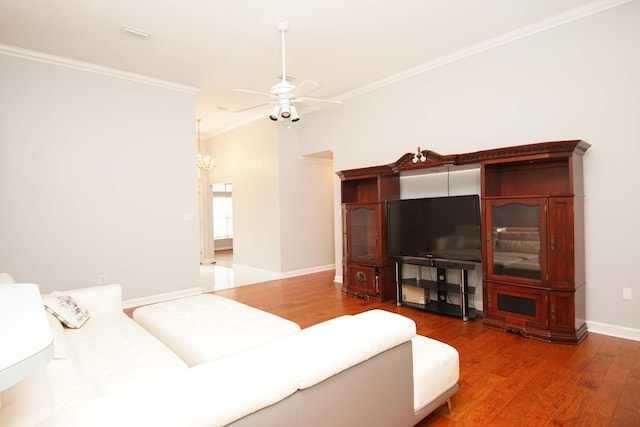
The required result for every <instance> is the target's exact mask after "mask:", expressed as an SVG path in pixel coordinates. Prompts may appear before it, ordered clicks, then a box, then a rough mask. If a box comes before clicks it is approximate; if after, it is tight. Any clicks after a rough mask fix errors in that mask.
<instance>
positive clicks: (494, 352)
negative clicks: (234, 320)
mask: <svg viewBox="0 0 640 427" xmlns="http://www.w3.org/2000/svg"><path fill="white" fill-rule="evenodd" d="M340 289H341V286H340V285H339V284H336V283H334V282H333V271H329V272H322V273H315V274H310V275H305V276H299V277H294V278H290V279H283V280H275V281H271V282H265V283H259V284H255V285H246V286H240V287H237V288H231V289H225V290H222V291H217V292H213V293H215V294H217V295H221V296H224V297H227V298H230V299H233V300H236V301H239V302H242V303H245V304H248V305H250V306H253V307H256V308H259V309H262V310H265V311H268V312H271V313H274V314H276V315H278V316H281V317H284V318H286V319H289V320H292V321H294V322H296V323H298V324H299V325H300V326H301V327H303V328H304V327H307V326H311V325H313V324H316V323H318V322H321V321H324V320H328V319H331V318H333V317H336V316H340V315H342V314H354V313H358V312H361V311H365V310H369V309H373V308H381V309H384V310H387V311H391V312H395V313H399V314H402V315H405V316H407V317H410V318H412V319H413V320H414V321H415V322H416V325H417V331H418V333H419V334H421V335H425V336H428V337H431V338H434V339H437V340H440V341H443V342H446V343H448V344H450V345H452V346H453V347H455V348H456V349H457V350H458V352H459V353H460V381H459V384H460V389H459V391H458V393H457V394H456V395H455V396H453V398H452V402H453V411H452V413H451V414H449V413H448V411H447V410H446V407H445V406H442V407H440V408H438V409H437V410H436V411H435V412H433V413H432V414H431V415H429V416H428V417H427V418H425V419H424V420H423V421H422V422H421V423H419V424H418V426H419V427H425V426H451V425H456V426H458V425H474V426H485V425H490V426H514V425H520V426H616V427H617V426H640V357H639V356H640V342H637V341H631V340H625V339H621V338H614V337H609V336H606V335H598V334H592V333H590V334H588V335H587V337H586V338H585V340H584V341H583V342H582V343H581V344H580V345H578V346H573V345H564V344H548V343H544V342H540V341H534V340H531V339H527V338H523V337H521V336H520V335H516V334H511V333H503V332H498V331H494V330H490V329H485V328H483V327H482V321H481V319H476V320H475V321H469V322H463V321H462V320H460V319H456V318H452V317H446V316H441V315H436V314H431V313H426V312H423V311H420V310H416V309H412V308H409V307H397V306H396V304H395V302H394V301H389V302H385V303H376V302H370V301H364V300H360V299H355V298H351V297H344V296H343V295H342V293H341V291H340ZM127 311H128V312H129V313H130V310H127ZM390 427H392V426H390Z"/></svg>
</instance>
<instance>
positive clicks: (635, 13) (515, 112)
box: [301, 1, 640, 339]
mask: <svg viewBox="0 0 640 427" xmlns="http://www.w3.org/2000/svg"><path fill="white" fill-rule="evenodd" d="M639 16H640V2H637V1H634V2H630V3H626V4H624V5H621V6H618V7H615V8H613V9H609V10H606V11H603V12H601V13H598V14H595V15H591V16H587V17H584V18H582V19H579V20H576V21H573V22H568V23H566V24H564V25H561V26H558V27H555V28H551V29H549V30H546V31H543V32H539V33H536V34H532V35H529V36H527V37H524V38H520V39H517V40H513V41H511V42H510V43H507V44H503V45H500V46H497V47H494V48H492V49H490V50H485V51H482V52H479V53H477V54H475V55H472V56H468V57H466V58H464V59H461V60H459V61H457V62H452V63H448V64H446V65H443V66H441V67H438V68H434V69H432V70H430V71H428V72H425V73H422V74H419V75H416V76H414V77H412V78H409V79H406V80H403V81H400V82H398V83H394V84H391V85H388V86H385V87H382V88H379V89H377V90H375V91H372V92H369V93H366V94H364V95H361V96H359V97H357V98H352V99H350V100H348V101H347V102H345V105H344V106H343V108H342V109H341V110H340V111H339V112H333V111H331V112H328V111H320V112H318V113H315V114H312V115H309V116H308V117H306V118H305V119H306V121H305V127H304V135H303V136H301V141H303V143H304V146H303V152H317V151H322V150H327V149H329V150H332V151H333V153H334V166H335V169H336V170H341V169H350V168H356V167H363V166H371V165H380V164H385V163H389V162H392V161H395V160H397V159H398V158H399V157H401V156H402V155H403V154H404V153H406V152H414V151H415V150H416V147H417V146H418V145H420V146H421V147H422V148H423V149H430V150H433V151H436V152H439V153H441V154H452V153H464V152H471V151H477V150H483V149H490V148H496V147H503V146H510V145H520V144H528V143H535V142H543V141H554V140H564V139H583V140H585V141H587V142H589V143H591V144H592V148H591V149H590V150H589V151H588V152H587V153H586V155H585V157H584V171H585V172H584V173H585V176H584V178H585V192H586V199H585V209H586V225H585V227H586V231H585V237H586V276H587V313H586V315H587V324H588V327H589V329H590V330H591V331H601V332H605V333H610V334H614V335H621V336H629V337H633V338H635V339H640V316H638V313H639V312H640V282H638V281H637V280H634V278H635V277H637V269H636V268H635V265H636V264H637V261H636V258H637V251H636V250H635V248H636V245H637V241H638V240H639V239H640V222H639V221H638V219H637V217H638V211H639V210H640V199H639V198H638V197H635V194H636V191H635V187H636V186H637V182H638V168H637V159H638V158H639V155H640V120H638V117H640V81H639V80H638V77H637V76H639V75H640V55H639V54H638V52H640V25H638V17H639ZM334 186H335V188H339V181H338V179H337V177H336V178H334ZM339 209H340V204H339V191H337V192H336V201H335V202H334V218H337V219H338V221H337V222H336V227H335V231H334V238H335V239H336V245H335V248H336V257H335V259H336V265H340V264H339V260H340V259H341V257H342V253H341V245H340V244H339V243H338V242H339V239H340V222H339V218H340V216H339ZM623 287H630V288H632V291H633V295H634V300H633V301H623V300H622V288H623Z"/></svg>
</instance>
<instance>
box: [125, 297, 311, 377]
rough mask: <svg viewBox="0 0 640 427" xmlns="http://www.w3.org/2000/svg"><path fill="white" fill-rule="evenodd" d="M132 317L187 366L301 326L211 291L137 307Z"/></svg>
mask: <svg viewBox="0 0 640 427" xmlns="http://www.w3.org/2000/svg"><path fill="white" fill-rule="evenodd" d="M133 318H134V320H135V321H136V322H138V323H139V324H140V325H142V327H144V328H145V329H146V330H148V331H149V332H151V333H152V334H153V335H154V336H156V337H157V338H158V339H159V340H161V341H162V342H163V343H165V344H166V345H167V346H168V347H169V348H171V349H172V350H173V351H174V352H175V353H176V354H177V355H178V356H180V357H181V358H182V359H183V360H184V361H186V362H187V363H188V364H189V366H195V365H199V364H201V363H204V362H208V361H211V360H215V359H219V358H221V357H224V356H227V355H229V354H233V353H237V352H239V351H241V350H245V349H248V348H251V347H255V346H257V345H260V344H263V343H266V342H269V341H271V340H274V339H276V338H279V337H283V336H286V335H290V334H293V333H296V332H298V331H299V330H300V326H298V325H297V324H296V323H294V322H291V321H289V320H287V319H283V318H282V317H279V316H276V315H274V314H271V313H267V312H266V311H262V310H258V309H257V308H254V307H250V306H248V305H245V304H242V303H239V302H237V301H233V300H231V299H228V298H224V297H221V296H217V295H211V294H202V295H196V296H192V297H187V298H180V299H177V300H172V301H166V302H161V303H157V304H152V305H148V306H145V307H140V308H138V309H136V310H135V311H134V312H133Z"/></svg>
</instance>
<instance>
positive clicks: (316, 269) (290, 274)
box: [280, 264, 336, 279]
mask: <svg viewBox="0 0 640 427" xmlns="http://www.w3.org/2000/svg"><path fill="white" fill-rule="evenodd" d="M335 268H336V265H335V264H328V265H321V266H317V267H311V268H303V269H301V270H293V271H286V272H284V273H282V274H281V277H280V278H281V279H287V278H289V277H296V276H303V275H305V274H312V273H320V272H322V271H329V270H335Z"/></svg>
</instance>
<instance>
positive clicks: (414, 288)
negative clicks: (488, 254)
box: [396, 257, 476, 321]
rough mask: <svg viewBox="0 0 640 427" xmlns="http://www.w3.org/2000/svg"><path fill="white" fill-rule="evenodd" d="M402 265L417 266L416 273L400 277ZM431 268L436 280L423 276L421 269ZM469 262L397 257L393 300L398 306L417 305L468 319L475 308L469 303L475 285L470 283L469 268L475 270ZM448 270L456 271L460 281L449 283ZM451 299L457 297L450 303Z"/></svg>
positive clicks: (417, 306)
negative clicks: (408, 276)
mask: <svg viewBox="0 0 640 427" xmlns="http://www.w3.org/2000/svg"><path fill="white" fill-rule="evenodd" d="M404 264H408V265H414V266H417V270H418V273H417V276H416V277H411V278H403V277H402V270H403V268H402V266H403V265H404ZM423 267H427V268H433V269H435V271H436V280H427V279H424V278H422V268H423ZM474 269H475V265H474V264H473V263H470V262H465V261H457V260H443V259H436V258H413V257H407V258H398V259H396V289H397V292H396V295H397V298H396V301H397V304H398V306H401V305H406V306H407V307H413V308H419V309H421V310H426V311H431V312H434V313H440V314H445V315H449V316H455V317H460V318H462V319H463V320H465V321H467V320H469V319H475V318H476V309H475V308H474V307H470V306H469V300H470V299H471V300H473V297H474V295H475V291H476V288H475V287H474V286H469V281H468V271H469V270H474ZM451 270H459V272H460V283H450V282H449V281H448V275H449V274H450V273H451ZM452 299H453V300H457V301H455V302H452Z"/></svg>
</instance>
